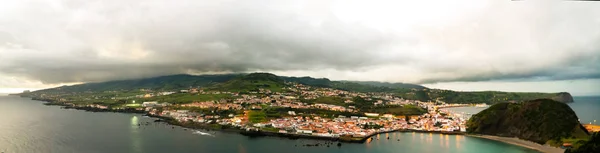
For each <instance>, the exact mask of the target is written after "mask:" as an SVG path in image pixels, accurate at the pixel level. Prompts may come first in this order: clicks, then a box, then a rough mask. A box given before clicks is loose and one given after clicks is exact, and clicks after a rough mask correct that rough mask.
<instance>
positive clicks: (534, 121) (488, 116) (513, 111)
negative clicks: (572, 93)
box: [467, 99, 589, 144]
mask: <svg viewBox="0 0 600 153" xmlns="http://www.w3.org/2000/svg"><path fill="white" fill-rule="evenodd" d="M467 127H468V128H467V132H468V133H473V134H486V135H495V136H504V137H518V138H520V139H524V140H529V141H533V142H536V143H539V144H546V143H547V142H549V141H550V140H553V142H554V144H556V143H557V142H560V141H562V140H563V139H577V138H587V137H588V135H589V134H588V132H587V130H585V128H583V126H581V124H580V123H579V121H578V118H577V115H576V114H575V112H574V111H573V110H572V109H571V108H570V107H569V106H568V105H567V104H565V103H561V102H558V101H554V100H551V99H538V100H532V101H526V102H522V103H498V104H494V105H492V106H490V107H489V108H487V109H485V110H483V111H481V112H479V113H477V114H475V115H473V116H472V117H471V118H470V119H469V121H468V122H467ZM561 144H562V143H561Z"/></svg>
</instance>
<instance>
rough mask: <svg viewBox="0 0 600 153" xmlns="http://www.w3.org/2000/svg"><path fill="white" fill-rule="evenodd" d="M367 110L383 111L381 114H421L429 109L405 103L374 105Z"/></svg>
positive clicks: (373, 111)
mask: <svg viewBox="0 0 600 153" xmlns="http://www.w3.org/2000/svg"><path fill="white" fill-rule="evenodd" d="M364 111H365V112H372V113H381V114H394V115H421V114H424V113H427V110H425V109H423V108H421V107H418V106H414V105H405V106H381V107H374V108H370V109H366V110H364Z"/></svg>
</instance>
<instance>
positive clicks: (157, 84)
mask: <svg viewBox="0 0 600 153" xmlns="http://www.w3.org/2000/svg"><path fill="white" fill-rule="evenodd" d="M238 76H239V74H224V75H198V76H196V75H188V74H179V75H169V76H160V77H153V78H143V79H131V80H118V81H108V82H99V83H84V84H78V85H72V86H61V87H56V88H50V89H45V90H39V91H37V92H43V91H52V90H60V91H65V92H81V91H115V90H135V89H153V90H176V89H186V88H190V87H203V86H209V85H212V84H215V83H223V82H226V81H229V80H231V79H233V78H235V77H238Z"/></svg>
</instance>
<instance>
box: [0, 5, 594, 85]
mask: <svg viewBox="0 0 600 153" xmlns="http://www.w3.org/2000/svg"><path fill="white" fill-rule="evenodd" d="M461 2H462V1H461ZM371 3H372V4H377V5H375V6H385V5H386V4H385V3H387V2H378V1H377V2H371ZM371 3H368V4H366V5H364V6H363V5H356V6H352V7H348V8H345V9H344V8H343V7H346V6H345V5H341V4H339V2H332V1H294V2H292V1H258V2H257V1H253V2H249V1H248V2H246V1H192V0H183V1H177V2H176V3H164V2H160V1H152V0H150V1H148V0H143V1H142V0H130V1H116V0H115V1H110V0H109V1H86V3H81V2H79V1H69V0H65V1H56V2H54V3H48V2H45V1H32V2H28V3H25V2H10V3H7V4H6V5H4V6H0V10H5V11H4V12H5V13H0V14H2V15H0V25H2V26H0V54H1V56H0V61H2V62H1V63H0V77H2V76H17V77H23V78H28V79H30V80H39V81H42V82H43V83H48V84H54V83H66V82H96V81H106V80H114V79H130V78H140V77H151V76H159V75H169V74H178V73H207V72H249V71H273V72H281V73H283V74H286V73H291V72H288V71H295V72H298V73H294V74H303V75H314V76H316V77H323V76H333V78H334V79H336V78H337V79H357V80H379V81H392V82H413V83H431V82H447V81H486V80H520V79H525V80H528V79H529V80H531V79H544V80H563V79H567V80H568V79H580V78H600V77H599V74H600V71H599V70H598V65H600V62H598V55H599V52H600V50H599V49H600V46H598V45H596V44H597V43H598V42H600V41H598V40H600V39H597V38H599V36H600V31H599V30H597V27H600V21H598V20H597V19H598V18H600V11H597V10H598V9H595V10H594V9H591V8H592V7H589V6H582V5H569V6H563V5H560V4H558V3H553V4H544V5H535V4H524V5H523V6H515V5H514V4H512V3H510V4H509V3H499V2H491V1H490V2H488V1H486V3H485V5H482V7H481V8H467V9H462V10H463V11H464V12H459V13H455V16H448V15H447V14H452V11H451V10H445V11H444V10H441V11H440V10H439V8H436V7H433V6H429V5H421V3H420V2H414V3H419V6H422V7H423V11H420V10H414V9H411V7H410V6H407V5H399V4H389V6H397V7H398V8H396V7H394V8H393V9H389V8H388V9H389V10H385V9H383V10H378V9H367V8H369V5H371ZM379 3H380V4H381V5H379ZM402 3H408V2H402ZM411 3H412V2H411ZM466 3H470V2H466ZM340 7H342V8H340ZM430 7H431V8H430ZM353 9H357V10H356V11H358V12H360V13H358V14H357V13H352V12H351V13H348V12H347V11H346V12H345V11H344V10H353ZM459 10H461V9H459ZM507 10H510V11H509V12H506V11H507ZM403 11H414V12H403ZM419 14H421V15H422V16H421V17H419V18H414V17H412V16H420V15H419ZM422 18H425V19H422ZM447 18H449V19H447ZM433 21H436V22H433ZM429 22H433V23H439V24H440V25H429ZM425 23H427V24H425ZM333 73H335V74H333ZM0 86H2V84H0Z"/></svg>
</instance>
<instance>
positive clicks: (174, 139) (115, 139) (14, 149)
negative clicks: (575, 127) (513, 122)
mask: <svg viewBox="0 0 600 153" xmlns="http://www.w3.org/2000/svg"><path fill="white" fill-rule="evenodd" d="M146 121H150V122H151V121H153V120H152V119H151V118H146V117H141V116H139V115H132V114H120V113H91V112H84V111H79V110H65V109H60V108H59V107H54V106H45V105H42V104H41V102H38V101H32V100H28V99H23V98H19V97H10V96H9V97H7V96H0V152H5V153H71V152H75V153H80V152H82V153H108V152H110V153H165V152H174V153H191V152H194V153H281V152H286V153H307V152H311V153H364V152H369V153H388V152H411V153H413V152H415V153H416V152H424V153H439V152H447V153H451V152H464V153H529V152H535V151H533V150H529V149H525V148H521V147H517V146H513V145H508V144H504V143H500V142H495V141H491V140H485V139H479V138H471V137H465V136H451V135H440V134H421V133H389V134H382V135H379V136H378V137H379V139H374V140H373V141H372V142H370V143H365V144H343V146H342V147H340V148H338V147H337V146H331V147H329V148H328V147H296V146H295V145H298V146H300V145H302V144H306V143H316V142H324V141H315V140H302V139H300V140H288V139H282V138H271V137H264V138H248V137H244V136H241V135H238V134H228V133H220V132H213V136H206V135H196V134H193V133H192V131H189V130H188V131H186V130H183V129H182V128H177V127H176V128H175V129H172V128H171V126H168V125H164V124H154V123H152V124H151V125H149V126H143V127H138V126H137V123H139V122H146ZM388 136H389V137H390V139H389V140H388V139H386V138H387V137H388ZM398 139H400V141H397V140H398Z"/></svg>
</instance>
